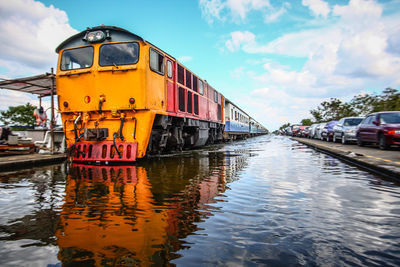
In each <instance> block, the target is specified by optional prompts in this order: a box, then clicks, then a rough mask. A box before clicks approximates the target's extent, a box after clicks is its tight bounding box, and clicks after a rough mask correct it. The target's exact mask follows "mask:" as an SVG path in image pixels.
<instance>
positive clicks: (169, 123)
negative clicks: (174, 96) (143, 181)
mask: <svg viewBox="0 0 400 267" xmlns="http://www.w3.org/2000/svg"><path fill="white" fill-rule="evenodd" d="M223 129H224V126H223V125H222V124H218V123H214V122H208V121H200V120H195V119H189V118H179V117H171V116H166V115H157V116H156V118H155V119H154V124H153V129H152V131H151V136H150V139H149V145H148V148H147V154H150V155H155V154H161V153H165V152H172V151H182V150H184V149H190V148H195V147H201V146H204V145H206V144H213V143H216V142H219V141H222V140H223Z"/></svg>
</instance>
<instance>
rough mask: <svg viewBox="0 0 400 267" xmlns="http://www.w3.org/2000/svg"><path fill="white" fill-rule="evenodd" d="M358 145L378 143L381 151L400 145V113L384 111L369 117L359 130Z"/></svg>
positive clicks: (363, 121)
mask: <svg viewBox="0 0 400 267" xmlns="http://www.w3.org/2000/svg"><path fill="white" fill-rule="evenodd" d="M356 136H357V143H358V145H359V146H362V145H364V144H365V143H376V144H378V146H379V148H380V149H387V148H388V147H390V146H391V145H400V111H384V112H377V113H372V114H370V115H368V116H367V117H366V118H365V119H364V120H362V122H361V123H360V125H359V126H358V128H357V133H356Z"/></svg>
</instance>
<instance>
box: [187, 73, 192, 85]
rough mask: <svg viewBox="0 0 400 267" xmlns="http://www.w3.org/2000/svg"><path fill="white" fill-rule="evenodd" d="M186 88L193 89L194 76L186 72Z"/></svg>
mask: <svg viewBox="0 0 400 267" xmlns="http://www.w3.org/2000/svg"><path fill="white" fill-rule="evenodd" d="M186 87H187V88H189V89H192V74H191V73H190V71H188V70H186Z"/></svg>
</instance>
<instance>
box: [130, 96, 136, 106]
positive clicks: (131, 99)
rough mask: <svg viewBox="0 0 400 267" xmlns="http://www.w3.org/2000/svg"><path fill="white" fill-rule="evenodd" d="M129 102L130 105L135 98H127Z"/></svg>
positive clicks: (133, 102)
mask: <svg viewBox="0 0 400 267" xmlns="http://www.w3.org/2000/svg"><path fill="white" fill-rule="evenodd" d="M129 104H131V105H133V104H135V99H134V98H133V97H131V98H129Z"/></svg>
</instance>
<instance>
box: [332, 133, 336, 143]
mask: <svg viewBox="0 0 400 267" xmlns="http://www.w3.org/2000/svg"><path fill="white" fill-rule="evenodd" d="M333 142H334V143H337V139H336V135H335V134H333Z"/></svg>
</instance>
